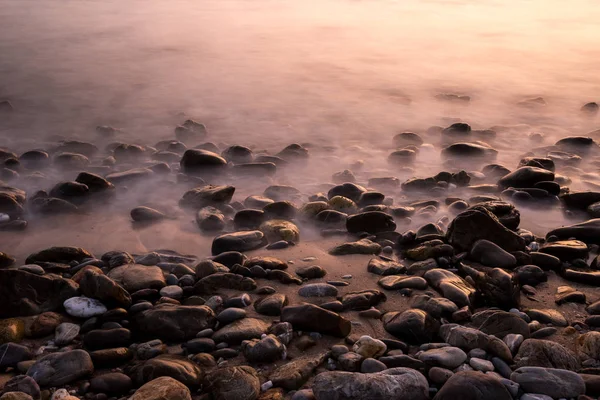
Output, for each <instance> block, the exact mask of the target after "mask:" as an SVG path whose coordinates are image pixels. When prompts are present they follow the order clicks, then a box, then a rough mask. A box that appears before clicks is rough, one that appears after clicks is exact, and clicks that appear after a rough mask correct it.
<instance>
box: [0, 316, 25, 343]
mask: <svg viewBox="0 0 600 400" xmlns="http://www.w3.org/2000/svg"><path fill="white" fill-rule="evenodd" d="M24 336H25V324H24V323H23V320H22V319H18V318H8V319H4V320H0V344H4V343H18V342H20V341H21V340H23V337H24Z"/></svg>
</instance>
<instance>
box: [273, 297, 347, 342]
mask: <svg viewBox="0 0 600 400" xmlns="http://www.w3.org/2000/svg"><path fill="white" fill-rule="evenodd" d="M281 321H282V322H289V323H291V324H292V326H293V327H294V329H295V330H303V331H308V332H320V333H324V334H328V335H332V336H338V337H346V336H348V335H349V334H350V330H351V329H352V325H351V323H350V321H349V320H347V319H346V318H344V317H342V316H340V315H339V314H336V313H334V312H333V311H328V310H325V309H324V308H321V307H318V306H316V305H313V304H300V305H296V306H288V307H284V308H283V310H282V312H281Z"/></svg>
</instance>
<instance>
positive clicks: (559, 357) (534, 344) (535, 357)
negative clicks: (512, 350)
mask: <svg viewBox="0 0 600 400" xmlns="http://www.w3.org/2000/svg"><path fill="white" fill-rule="evenodd" d="M515 364H516V366H517V367H542V368H557V369H566V370H571V371H575V370H577V368H578V367H579V361H578V360H577V357H576V356H575V354H574V353H573V352H572V351H571V350H569V349H567V348H566V347H563V346H562V345H561V344H559V343H556V342H551V341H549V340H540V339H527V340H525V341H524V342H523V343H522V344H521V347H519V352H518V353H517V355H516V356H515Z"/></svg>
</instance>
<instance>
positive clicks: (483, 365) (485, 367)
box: [469, 357, 494, 372]
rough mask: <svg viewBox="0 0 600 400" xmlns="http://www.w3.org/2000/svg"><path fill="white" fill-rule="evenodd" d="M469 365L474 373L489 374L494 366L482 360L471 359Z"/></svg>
mask: <svg viewBox="0 0 600 400" xmlns="http://www.w3.org/2000/svg"><path fill="white" fill-rule="evenodd" d="M469 365H470V366H471V367H473V369H474V370H475V371H481V372H491V371H493V370H494V364H492V362H491V361H488V360H483V359H481V358H476V357H471V359H470V360H469Z"/></svg>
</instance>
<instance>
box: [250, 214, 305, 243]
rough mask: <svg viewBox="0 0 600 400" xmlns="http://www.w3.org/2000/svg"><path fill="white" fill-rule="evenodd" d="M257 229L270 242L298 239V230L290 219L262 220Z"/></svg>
mask: <svg viewBox="0 0 600 400" xmlns="http://www.w3.org/2000/svg"><path fill="white" fill-rule="evenodd" d="M259 229H260V231H261V232H262V233H263V234H264V235H265V237H266V238H267V240H268V241H269V242H271V243H274V242H277V241H280V240H285V241H288V242H293V243H298V242H299V241H300V230H299V229H298V227H297V226H296V225H295V224H293V223H292V222H290V221H285V220H283V219H272V220H269V221H266V222H263V223H262V224H261V225H260V228H259Z"/></svg>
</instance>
